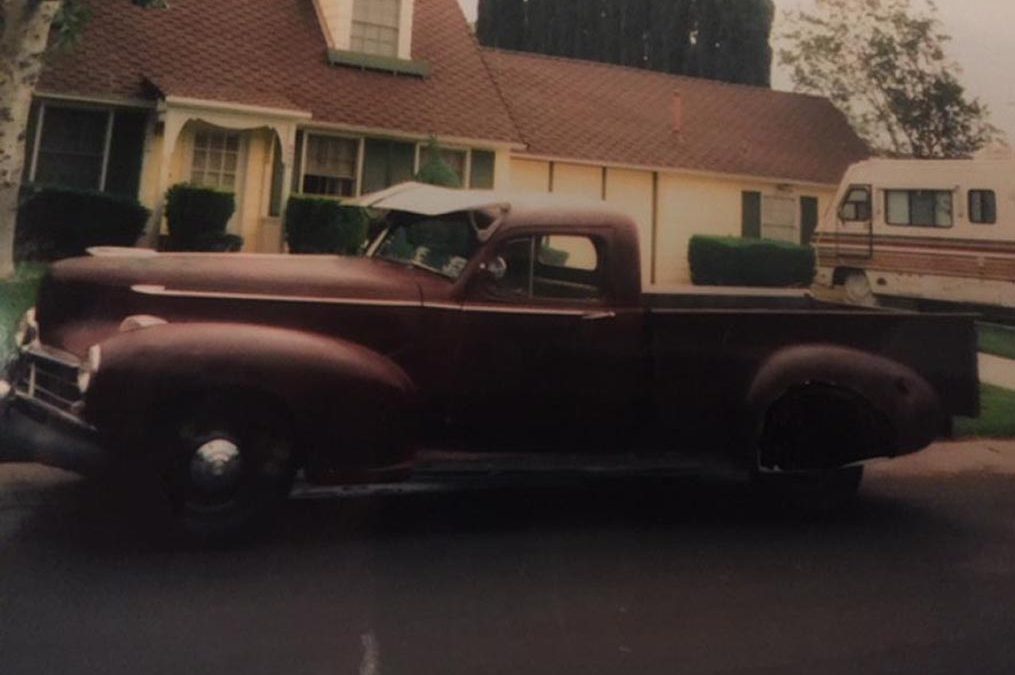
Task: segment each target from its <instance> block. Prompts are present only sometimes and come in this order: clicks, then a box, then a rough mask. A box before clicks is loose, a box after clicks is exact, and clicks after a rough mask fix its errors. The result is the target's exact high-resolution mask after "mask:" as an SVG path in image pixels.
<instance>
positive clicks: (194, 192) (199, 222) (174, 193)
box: [166, 183, 243, 251]
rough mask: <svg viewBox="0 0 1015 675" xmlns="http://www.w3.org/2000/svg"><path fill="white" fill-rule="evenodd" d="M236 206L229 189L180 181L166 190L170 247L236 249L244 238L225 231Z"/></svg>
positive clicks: (187, 249) (217, 249) (182, 248)
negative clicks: (225, 190) (223, 189)
mask: <svg viewBox="0 0 1015 675" xmlns="http://www.w3.org/2000/svg"><path fill="white" fill-rule="evenodd" d="M235 210H236V199H235V197H234V196H233V193H232V192H223V191H222V190H215V189H213V188H207V187H199V186H196V185H188V184H186V183H179V184H177V185H174V186H173V187H171V188H169V190H168V191H167V192H166V223H167V225H168V226H169V248H170V249H171V250H173V251H238V250H239V249H240V248H241V247H242V246H243V238H242V237H239V236H237V235H235V234H228V233H226V226H227V225H228V224H229V219H230V218H232V216H233V212H234V211H235Z"/></svg>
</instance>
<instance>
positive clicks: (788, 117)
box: [483, 49, 870, 184]
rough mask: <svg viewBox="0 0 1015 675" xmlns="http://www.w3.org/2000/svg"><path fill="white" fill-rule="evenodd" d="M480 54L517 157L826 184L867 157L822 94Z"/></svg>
mask: <svg viewBox="0 0 1015 675" xmlns="http://www.w3.org/2000/svg"><path fill="white" fill-rule="evenodd" d="M483 56H484V58H485V60H486V62H487V64H488V66H489V67H490V71H491V73H492V74H493V75H494V78H495V79H496V80H497V82H498V85H499V87H500V89H501V93H502V94H503V96H504V100H505V101H506V103H507V104H508V106H509V109H510V112H511V115H512V118H513V120H514V122H515V124H516V125H517V127H518V129H519V131H520V132H521V135H522V138H523V140H524V141H525V143H526V144H527V146H528V149H527V150H526V151H525V152H524V153H519V154H531V155H536V156H546V157H560V158H570V159H579V160H588V161H594V162H606V163H619V164H629V165H637V166H647V167H668V168H678V169H688V170H694V171H706V172H720V173H730V174H737V175H748V176H760V177H767V178H782V179H788V180H800V181H807V182H820V183H829V184H831V183H838V182H839V180H840V179H841V177H842V175H843V173H844V172H845V170H846V168H847V167H848V166H849V165H850V164H852V163H853V162H856V161H859V160H861V159H864V158H866V157H868V156H869V154H870V152H869V150H868V148H867V146H866V145H865V144H864V143H863V141H861V140H860V139H859V138H858V137H857V135H856V134H855V133H854V132H853V130H852V128H851V127H850V126H849V124H848V122H847V121H846V119H845V117H844V116H843V115H842V114H841V113H840V112H839V111H838V110H837V109H836V108H835V107H834V106H833V105H832V104H831V102H829V101H828V100H827V99H824V98H819V97H815V96H805V95H800V94H791V93H785V92H777V91H772V90H769V89H762V88H759V87H748V86H742V85H730V84H723V83H718V82H712V81H708V80H701V79H695V78H689V77H680V76H674V75H668V74H664V73H655V72H651V71H646V70H638V69H634V68H627V67H621V66H614V65H608V64H602V63H593V62H590V61H578V60H575V59H566V58H560V57H548V56H542V55H535V54H524V53H519V52H509V51H503V50H493V49H483ZM676 92H679V94H680V100H681V102H682V103H681V107H682V108H683V111H682V114H681V115H680V117H681V118H682V123H681V125H680V127H681V128H680V131H679V132H676V131H675V124H674V107H675V106H674V98H675V93H676Z"/></svg>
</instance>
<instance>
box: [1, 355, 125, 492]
mask: <svg viewBox="0 0 1015 675" xmlns="http://www.w3.org/2000/svg"><path fill="white" fill-rule="evenodd" d="M61 367H62V368H64V369H65V370H66V371H67V372H76V370H75V369H76V364H74V363H73V361H72V360H71V359H70V358H67V357H66V356H65V355H59V356H56V355H54V353H53V352H50V351H45V350H38V349H27V350H25V351H23V352H22V353H21V354H20V355H19V357H18V358H17V360H15V361H14V362H13V363H11V364H10V366H9V367H8V369H7V372H6V373H5V379H0V462H36V463H39V464H45V465H47V466H54V467H58V468H61V469H67V470H69V471H74V472H76V473H81V474H92V473H97V472H100V471H101V470H102V469H103V468H104V467H105V466H106V465H107V454H106V452H105V451H104V449H103V448H102V444H101V443H100V441H99V434H98V432H97V431H96V430H95V429H94V428H92V427H91V426H90V425H88V424H87V423H86V422H85V421H84V420H82V419H81V418H80V417H79V416H78V415H77V412H78V411H79V410H80V407H81V406H80V402H79V401H75V400H70V399H69V398H65V397H64V396H61V395H59V394H69V392H70V391H71V390H70V389H69V388H67V387H66V386H64V387H63V388H61V386H60V384H59V383H58V382H56V381H55V379H54V373H59V372H60V371H59V368H61ZM47 378H49V379H48V380H47ZM54 392H57V393H54Z"/></svg>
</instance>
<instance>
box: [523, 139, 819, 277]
mask: <svg viewBox="0 0 1015 675" xmlns="http://www.w3.org/2000/svg"><path fill="white" fill-rule="evenodd" d="M552 164H553V168H552V173H553V180H552V185H553V192H554V193H555V194H556V193H560V194H567V195H572V196H581V197H586V198H591V199H600V198H601V197H602V191H603V174H602V167H597V166H583V165H574V164H568V163H566V162H553V163H552ZM550 165H551V162H549V161H543V160H532V159H520V158H513V159H512V160H511V188H512V189H513V190H517V191H522V192H538V193H546V192H549V191H550V189H549V188H550V184H551V181H550V172H551V168H550ZM652 183H653V172H651V171H643V170H636V169H619V168H607V170H606V186H605V187H606V202H607V203H609V204H610V205H611V206H614V207H616V208H618V209H620V210H622V211H624V212H626V213H627V214H629V215H630V216H631V218H632V219H633V220H634V222H635V223H636V224H637V226H638V233H639V237H640V243H641V259H642V283H643V284H644V285H646V286H648V285H651V284H652V283H653V279H652V278H651V275H652V268H653V260H654V267H655V279H654V283H655V284H656V285H670V284H686V283H689V282H690V267H689V265H688V262H687V246H688V242H689V241H690V238H691V236H692V235H694V234H708V235H717V236H740V233H741V218H742V214H741V209H742V193H743V192H745V191H754V192H760V193H762V195H778V196H784V197H790V198H793V199H794V200H796V201H797V208H796V211H797V214H796V226H797V228H799V226H800V223H799V198H800V197H801V196H809V197H817V198H818V210H819V214H820V213H823V212H824V211H825V209H827V208H828V205H829V204H830V203H831V200H832V199H833V198H834V192H835V190H834V188H831V187H820V188H819V187H805V186H794V185H785V184H778V183H776V182H774V181H751V180H746V179H737V178H725V177H718V176H717V177H709V176H695V175H689V174H681V173H668V172H660V173H659V175H658V201H657V221H656V223H655V230H656V233H655V236H656V248H655V252H654V255H653V251H652V234H653V233H652V231H653V223H652V212H653V208H652V206H653V205H652Z"/></svg>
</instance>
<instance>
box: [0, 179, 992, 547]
mask: <svg viewBox="0 0 1015 675" xmlns="http://www.w3.org/2000/svg"><path fill="white" fill-rule="evenodd" d="M363 203H364V204H365V205H368V206H371V207H373V208H375V209H377V210H378V212H379V213H383V214H386V215H385V216H384V220H383V229H381V231H380V232H379V233H378V234H377V236H376V237H375V238H374V239H373V241H372V243H371V244H370V245H369V247H368V249H367V250H366V255H365V256H363V257H356V258H343V257H334V256H290V255H242V254H232V255H218V254H175V253H174V254H164V253H161V254H160V253H155V252H152V251H146V250H132V249H130V250H122V249H121V250H105V251H102V250H99V251H94V252H93V256H92V257H88V258H79V259H74V260H68V261H64V262H61V263H58V264H56V265H54V266H53V267H52V269H51V271H50V272H49V274H48V275H47V277H46V278H45V280H44V282H43V284H42V287H41V289H40V293H39V298H38V304H37V307H36V308H35V309H34V310H33V311H31V312H29V314H28V315H27V316H26V317H25V319H24V320H23V322H22V327H21V330H20V331H19V335H18V339H19V348H18V355H17V358H16V359H15V360H14V361H13V362H12V363H11V364H10V365H9V367H8V369H7V379H6V380H5V381H4V382H2V383H0V391H2V393H3V399H4V404H3V407H4V410H3V412H2V417H0V420H2V421H0V442H2V443H3V448H4V453H2V454H6V456H7V457H8V458H14V459H21V460H34V461H38V462H42V463H47V464H54V465H59V466H63V467H69V468H72V469H75V470H78V471H81V472H85V471H87V470H90V469H92V468H95V467H98V466H106V467H110V466H112V467H118V468H119V469H121V470H122V471H121V473H124V472H125V473H126V474H127V475H129V476H132V477H134V478H136V479H137V480H141V479H142V477H146V478H156V479H157V481H158V485H159V486H160V488H161V492H162V493H164V495H165V497H166V500H165V503H166V504H168V505H170V506H171V509H170V510H171V512H172V513H173V515H174V520H173V522H174V523H176V524H177V525H178V526H180V527H181V528H182V529H183V530H184V531H186V532H191V533H195V534H204V535H211V536H213V535H218V534H223V533H227V532H232V531H235V530H237V529H241V528H245V527H247V526H248V525H250V524H251V523H253V522H256V521H257V520H258V519H259V517H260V516H262V515H264V514H265V513H266V512H267V511H268V510H269V507H270V506H272V505H273V504H274V503H275V502H277V499H278V497H279V496H280V495H285V494H287V493H288V491H289V490H290V488H291V486H292V484H293V480H294V476H295V475H296V474H297V472H302V475H303V476H304V477H305V480H306V481H307V482H309V483H311V484H318V485H350V484H372V483H388V482H392V481H398V480H406V479H412V478H413V477H414V476H418V475H419V472H420V471H421V470H423V469H427V470H433V468H434V467H435V466H440V467H444V468H446V469H447V468H450V469H451V470H455V468H456V467H458V468H460V469H462V470H463V471H464V470H466V469H467V468H469V467H495V466H497V465H498V462H499V461H505V462H508V461H509V462H513V463H514V464H513V465H514V466H516V467H517V466H528V467H542V466H556V467H559V466H562V465H573V466H578V467H580V466H618V465H624V464H627V463H630V464H632V465H637V464H638V463H639V462H645V461H649V462H650V463H651V462H655V464H653V465H655V466H663V465H665V460H666V459H667V458H676V457H679V458H681V461H683V460H684V459H686V458H688V457H692V458H705V459H708V460H709V461H714V460H722V461H723V462H724V463H730V464H733V465H736V466H738V467H740V468H742V469H744V470H746V471H747V472H749V473H750V475H752V476H755V477H758V478H760V479H762V480H765V481H769V482H772V481H775V482H778V481H780V480H782V481H784V482H785V483H786V484H787V485H789V484H792V485H806V486H808V487H809V489H812V490H819V491H826V492H827V493H828V494H833V493H835V494H837V493H848V492H850V491H852V490H855V488H856V486H857V485H858V483H859V478H860V475H861V471H862V466H863V464H864V462H866V461H868V460H871V459H875V458H888V457H897V456H900V455H903V454H907V453H911V452H914V451H917V450H920V449H921V448H924V447H925V446H927V445H928V444H930V443H931V442H932V441H934V439H935V438H938V437H939V436H942V435H946V434H947V433H948V431H949V429H950V427H951V420H952V417H953V416H959V415H962V416H975V415H976V414H977V413H978V406H979V399H978V386H977V370H976V368H977V366H976V338H975V332H974V324H973V319H972V317H969V316H964V315H945V314H917V313H906V312H895V311H883V310H872V309H865V308H856V307H849V306H840V305H835V304H827V303H822V302H818V301H816V300H815V299H814V298H812V297H811V296H810V295H809V294H807V293H806V292H802V291H801V292H795V291H794V292H782V291H773V292H759V291H756V290H755V291H752V290H748V289H733V290H724V291H707V290H703V289H684V290H678V291H674V292H669V293H662V292H658V293H656V292H643V290H642V288H641V281H640V280H641V271H640V261H639V245H638V238H637V231H636V228H635V225H634V224H633V223H632V222H631V220H630V219H629V218H627V217H625V216H623V215H619V214H616V213H613V212H611V211H609V210H607V209H605V208H604V207H603V206H602V205H592V206H581V205H575V204H570V203H561V202H552V201H549V200H546V199H539V198H519V199H510V198H507V197H501V196H498V195H495V194H492V193H483V192H462V191H451V190H444V189H440V188H432V187H424V186H419V185H413V184H407V185H403V186H398V187H397V188H393V189H391V190H388V191H385V192H384V193H379V194H377V195H373V196H370V197H367V198H364V202H363ZM435 458H440V461H435ZM421 467H422V468H421Z"/></svg>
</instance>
